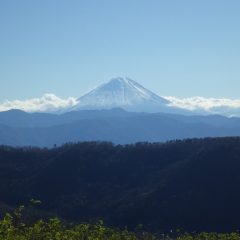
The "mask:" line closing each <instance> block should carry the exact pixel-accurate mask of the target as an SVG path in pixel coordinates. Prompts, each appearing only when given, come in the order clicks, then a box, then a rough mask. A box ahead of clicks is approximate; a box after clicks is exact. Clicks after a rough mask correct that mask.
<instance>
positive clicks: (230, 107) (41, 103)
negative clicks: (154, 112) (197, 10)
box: [0, 93, 240, 116]
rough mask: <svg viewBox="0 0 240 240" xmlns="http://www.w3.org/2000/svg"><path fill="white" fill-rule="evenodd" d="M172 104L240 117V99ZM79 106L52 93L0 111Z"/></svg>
mask: <svg viewBox="0 0 240 240" xmlns="http://www.w3.org/2000/svg"><path fill="white" fill-rule="evenodd" d="M164 98H165V99H167V100H169V101H170V102H171V103H170V104H169V106H171V107H176V108H181V109H186V110H189V111H192V112H194V113H205V114H221V115H225V116H240V99H226V98H204V97H190V98H177V97H173V96H165V97H164ZM76 104H77V98H75V97H68V98H60V97H58V96H56V95H55V94H52V93H47V94H44V95H43V96H42V97H40V98H32V99H26V100H13V101H8V100H6V101H4V102H3V103H0V111H7V110H10V109H20V110H23V111H26V112H54V111H61V110H64V109H68V108H70V107H73V106H75V105H76Z"/></svg>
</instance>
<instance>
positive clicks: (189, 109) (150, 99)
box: [0, 77, 240, 117]
mask: <svg viewBox="0 0 240 240" xmlns="http://www.w3.org/2000/svg"><path fill="white" fill-rule="evenodd" d="M112 108H122V109H125V110H127V111H132V112H149V113H157V112H164V113H174V114H184V115H209V114H218V115H223V116H227V117H232V116H238V117H240V100H239V99H226V98H204V97H189V98H177V97H174V96H164V97H163V96H159V95H158V94H156V93H153V92H152V91H150V90H148V89H146V88H145V87H143V86H141V85H140V84H139V83H137V82H136V81H134V80H132V79H130V78H123V77H117V78H113V79H111V80H110V81H109V82H106V83H104V84H101V85H100V86H98V87H96V88H94V89H93V90H91V91H89V92H88V93H86V94H85V95H83V96H81V97H78V98H77V97H68V98H66V99H64V98H60V97H58V96H56V95H55V94H52V93H47V94H44V95H43V96H42V97H40V98H33V99H26V100H13V101H8V100H6V101H4V102H3V103H0V112H1V111H7V110H12V109H20V110H23V111H26V112H45V113H58V114H59V113H64V112H71V111H78V110H103V109H112Z"/></svg>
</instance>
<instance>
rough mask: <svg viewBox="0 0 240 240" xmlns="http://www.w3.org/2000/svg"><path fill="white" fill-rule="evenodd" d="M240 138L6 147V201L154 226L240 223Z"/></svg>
mask: <svg viewBox="0 0 240 240" xmlns="http://www.w3.org/2000/svg"><path fill="white" fill-rule="evenodd" d="M239 172H240V138H209V139H193V140H184V141H172V142H168V143H138V144H134V145H124V146H123V145H113V144H111V143H107V142H83V143H78V144H67V145H64V146H62V147H60V148H55V149H50V150H48V149H38V148H11V147H6V146H2V147H0V179H1V181H0V201H1V202H2V203H4V204H8V205H9V206H14V205H18V204H19V203H24V202H28V201H29V199H31V198H35V199H40V200H42V206H41V208H43V209H44V210H47V211H48V212H52V213H56V214H58V215H59V216H62V217H63V218H65V219H71V220H73V221H80V222H81V221H92V220H96V219H103V220H104V221H105V222H106V223H107V224H108V225H114V226H121V227H123V226H128V227H129V228H134V227H136V226H137V225H139V224H143V226H144V228H146V229H150V230H154V231H169V230H170V229H177V228H182V229H185V230H187V231H193V230H197V231H234V230H237V229H239V227H240V204H239V203H240V187H239V186H240V174H239Z"/></svg>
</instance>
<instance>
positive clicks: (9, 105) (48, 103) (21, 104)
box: [0, 93, 77, 112]
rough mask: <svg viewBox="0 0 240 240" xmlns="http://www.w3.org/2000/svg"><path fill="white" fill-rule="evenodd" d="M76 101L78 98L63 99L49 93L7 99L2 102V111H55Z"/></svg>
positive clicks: (0, 105) (0, 109) (0, 104)
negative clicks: (39, 95)
mask: <svg viewBox="0 0 240 240" xmlns="http://www.w3.org/2000/svg"><path fill="white" fill-rule="evenodd" d="M76 103H77V100H76V98H73V97H68V98H66V99H63V98H60V97H57V96H56V95H55V94H52V93H47V94H44V95H43V96H42V97H40V98H32V99H27V100H13V101H8V100H6V101H4V102H3V103H0V111H7V110H10V109H19V110H23V111H26V112H54V111H58V110H62V109H65V108H69V107H72V106H74V105H75V104H76Z"/></svg>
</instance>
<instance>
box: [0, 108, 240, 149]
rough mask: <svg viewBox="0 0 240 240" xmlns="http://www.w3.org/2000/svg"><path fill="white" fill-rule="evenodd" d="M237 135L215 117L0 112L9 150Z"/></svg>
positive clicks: (232, 123) (0, 130) (239, 126)
mask: <svg viewBox="0 0 240 240" xmlns="http://www.w3.org/2000/svg"><path fill="white" fill-rule="evenodd" d="M239 135H240V119H239V118H227V117H223V116H219V115H210V116H185V115H179V114H168V113H140V112H135V113H134V112H128V111H125V110H123V109H119V108H116V109H111V110H81V111H71V112H67V113H63V114H49V113H26V112H23V111H19V110H11V111H6V112H0V144H4V145H11V146H26V145H27V146H30V145H31V146H40V147H52V146H54V145H61V144H64V143H66V142H77V141H111V142H113V143H116V144H128V143H135V142H142V141H149V142H158V141H167V140H173V139H184V138H202V137H223V136H239Z"/></svg>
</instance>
